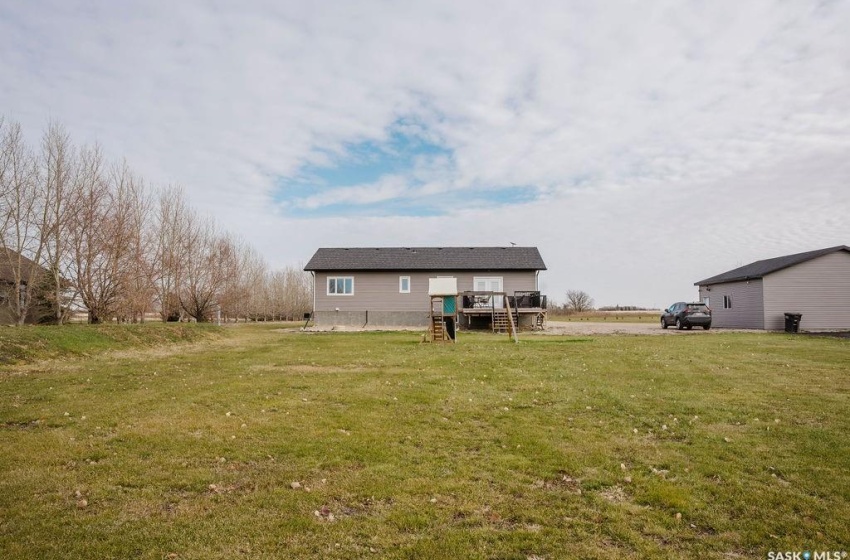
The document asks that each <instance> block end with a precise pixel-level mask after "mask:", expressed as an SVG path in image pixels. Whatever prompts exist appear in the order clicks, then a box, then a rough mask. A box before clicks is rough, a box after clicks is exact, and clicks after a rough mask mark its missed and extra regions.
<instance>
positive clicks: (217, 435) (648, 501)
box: [0, 325, 850, 560]
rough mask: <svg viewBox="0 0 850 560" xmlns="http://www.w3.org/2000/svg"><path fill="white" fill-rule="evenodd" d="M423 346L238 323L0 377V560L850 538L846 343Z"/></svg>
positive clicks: (332, 554)
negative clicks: (187, 339) (183, 339)
mask: <svg viewBox="0 0 850 560" xmlns="http://www.w3.org/2000/svg"><path fill="white" fill-rule="evenodd" d="M112 328H118V327H112ZM419 339H420V336H419V335H418V334H417V333H410V332H408V333H299V332H297V331H293V330H289V331H287V330H284V329H280V328H279V327H277V326H275V325H250V326H238V327H231V328H225V329H223V331H216V334H215V336H212V337H210V336H205V337H202V339H201V340H199V341H195V342H192V343H188V344H187V343H183V344H176V345H175V344H170V345H164V346H158V347H156V348H146V347H140V348H138V349H136V350H132V349H127V348H123V349H122V350H121V351H120V352H113V351H106V350H102V351H98V352H93V353H91V355H90V356H89V357H76V358H71V359H68V358H65V359H62V360H52V361H36V362H34V363H32V364H30V365H7V366H3V367H0V430H2V431H0V436H2V437H0V557H2V558H34V559H35V558H38V559H49V558H121V559H124V558H150V559H163V558H169V559H174V558H179V559H189V558H192V559H209V558H339V559H349V558H422V559H452V560H461V559H467V558H482V559H484V558H493V559H496V558H499V559H521V560H528V559H540V558H546V559H556V558H647V557H651V558H655V557H658V558H688V559H693V558H737V557H745V558H766V557H767V552H768V551H770V550H801V551H802V550H813V551H814V550H831V551H832V550H848V549H850V532H848V526H850V436H849V435H848V433H850V341H847V340H840V339H832V338H810V337H805V336H788V335H782V334H759V335H757V334H734V333H727V334H704V335H703V334H700V333H694V334H693V335H688V336H676V337H660V336H646V337H640V336H631V337H629V336H597V337H587V338H568V337H564V338H560V337H539V338H535V337H532V336H531V335H528V336H526V337H525V338H523V339H522V341H521V343H520V344H519V345H514V344H511V343H510V342H509V341H508V338H507V337H505V336H494V335H489V334H480V335H472V334H466V335H464V337H462V339H461V343H460V344H457V345H426V344H419V343H418V341H419ZM293 482H297V483H298V484H297V485H295V486H296V488H293V487H292V486H293V484H292V483H293ZM737 555H740V556H737Z"/></svg>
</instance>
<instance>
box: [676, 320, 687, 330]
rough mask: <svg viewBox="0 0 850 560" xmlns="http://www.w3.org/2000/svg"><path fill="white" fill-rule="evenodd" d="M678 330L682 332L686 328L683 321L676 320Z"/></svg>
mask: <svg viewBox="0 0 850 560" xmlns="http://www.w3.org/2000/svg"><path fill="white" fill-rule="evenodd" d="M676 328H677V329H679V330H682V329H684V328H685V325H683V324H682V320H681V319H676Z"/></svg>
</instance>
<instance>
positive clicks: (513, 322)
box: [493, 297, 519, 342]
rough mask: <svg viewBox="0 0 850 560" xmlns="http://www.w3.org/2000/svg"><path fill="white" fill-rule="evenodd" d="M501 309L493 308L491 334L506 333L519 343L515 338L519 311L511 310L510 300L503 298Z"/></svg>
mask: <svg viewBox="0 0 850 560" xmlns="http://www.w3.org/2000/svg"><path fill="white" fill-rule="evenodd" d="M503 301H504V302H505V306H504V307H503V308H495V307H494V308H493V332H497V333H508V336H510V337H511V338H513V339H514V342H519V338H517V325H518V324H519V311H515V310H513V309H511V303H510V300H508V298H507V297H505V298H503Z"/></svg>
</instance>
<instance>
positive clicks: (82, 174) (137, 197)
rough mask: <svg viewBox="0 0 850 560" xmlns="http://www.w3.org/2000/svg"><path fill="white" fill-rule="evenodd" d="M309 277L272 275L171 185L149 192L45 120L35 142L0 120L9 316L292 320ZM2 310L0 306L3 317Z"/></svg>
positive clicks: (1, 257)
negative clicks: (217, 316)
mask: <svg viewBox="0 0 850 560" xmlns="http://www.w3.org/2000/svg"><path fill="white" fill-rule="evenodd" d="M311 290H312V285H311V282H310V279H309V276H306V275H305V273H304V272H302V271H301V270H299V269H298V268H294V267H289V268H286V269H284V270H271V269H270V268H269V266H268V265H267V264H266V263H265V261H264V260H263V259H262V257H261V256H260V255H259V254H257V252H256V251H255V250H254V249H252V248H251V247H250V246H249V245H247V244H246V243H245V242H243V241H242V240H240V239H239V238H237V237H235V236H233V235H231V234H229V233H227V232H225V231H223V230H222V229H221V228H220V227H219V226H218V225H217V224H216V223H215V221H214V220H213V219H211V218H208V217H205V216H202V215H200V214H199V213H198V212H197V211H195V210H194V209H193V208H192V207H191V206H190V205H189V203H188V202H187V200H186V197H185V195H184V193H183V191H182V190H181V189H180V188H177V187H165V188H161V189H151V188H149V187H148V185H146V183H145V182H144V181H143V179H142V178H141V177H139V176H138V175H136V174H135V173H133V171H132V170H131V169H130V168H129V166H128V165H127V164H126V163H125V162H119V163H114V162H112V163H110V162H107V161H105V158H104V156H103V152H102V150H101V149H100V147H99V146H97V145H94V146H80V147H77V146H75V145H73V144H72V142H71V140H70V137H69V135H68V133H67V132H66V131H65V129H64V128H63V127H62V126H61V125H59V124H58V123H55V122H54V123H50V124H49V125H48V127H47V129H46V131H45V132H44V134H43V136H42V138H41V142H40V145H39V146H37V147H35V148H34V147H32V146H30V145H29V144H27V142H26V141H25V139H24V137H23V133H22V130H21V126H20V125H19V124H18V123H13V122H6V121H4V120H2V119H0V307H2V308H3V312H4V313H5V316H6V317H8V318H9V321H10V322H13V323H15V324H23V323H25V322H27V321H39V322H47V321H49V322H55V323H60V324H61V323H62V322H64V321H66V320H67V319H68V317H69V314H70V313H71V312H73V311H74V310H75V308H79V309H81V310H83V311H85V312H86V313H87V315H88V321H89V322H91V323H100V322H103V321H109V320H119V321H132V322H136V321H144V319H145V316H146V315H148V314H151V313H157V314H158V315H159V317H160V318H161V319H162V320H163V321H168V320H180V319H189V318H191V319H194V320H197V321H205V320H209V319H210V318H211V317H212V316H213V314H218V313H219V312H220V313H221V316H222V318H223V319H224V320H238V319H240V318H241V319H292V318H299V317H300V316H301V314H302V313H303V312H305V311H309V310H310V308H311V304H312V293H311ZM3 316H4V315H2V313H0V318H2V317H3Z"/></svg>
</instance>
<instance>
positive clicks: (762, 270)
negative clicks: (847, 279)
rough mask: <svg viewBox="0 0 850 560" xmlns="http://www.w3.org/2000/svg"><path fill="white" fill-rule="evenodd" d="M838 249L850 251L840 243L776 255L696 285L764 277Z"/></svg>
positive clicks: (849, 248) (701, 281)
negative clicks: (793, 253)
mask: <svg viewBox="0 0 850 560" xmlns="http://www.w3.org/2000/svg"><path fill="white" fill-rule="evenodd" d="M836 251H847V252H850V247H848V246H847V245H838V246H837V247H828V248H826V249H818V250H817V251H808V252H806V253H797V254H796V255H786V256H784V257H776V258H773V259H765V260H763V261H756V262H754V263H750V264H748V265H744V266H741V267H739V268H736V269H734V270H730V271H729V272H724V273H723V274H718V275H717V276H712V277H711V278H706V279H705V280H700V281H699V282H696V283H695V284H694V285H695V286H710V285H712V284H722V283H724V282H737V281H739V280H750V279H754V278H763V277H764V276H766V275H768V274H770V273H772V272H776V271H779V270H782V269H784V268H788V267H790V266H794V265H796V264H800V263H804V262H806V261H810V260H812V259H816V258H818V257H822V256H824V255H828V254H830V253H835V252H836Z"/></svg>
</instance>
